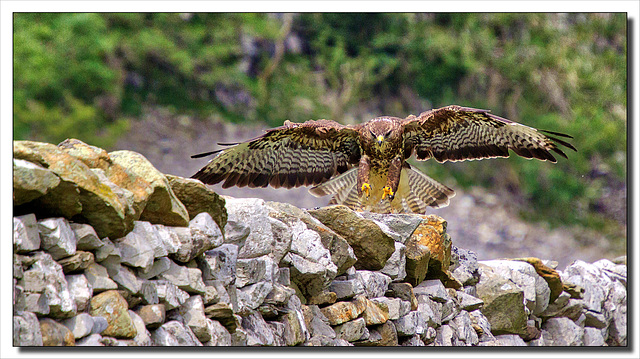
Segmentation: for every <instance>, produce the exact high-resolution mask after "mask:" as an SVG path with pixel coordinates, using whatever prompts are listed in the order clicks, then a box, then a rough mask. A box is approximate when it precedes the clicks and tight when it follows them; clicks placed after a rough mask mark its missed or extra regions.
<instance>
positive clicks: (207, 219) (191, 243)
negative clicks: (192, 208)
mask: <svg viewBox="0 0 640 359" xmlns="http://www.w3.org/2000/svg"><path fill="white" fill-rule="evenodd" d="M174 231H175V232H176V233H177V235H178V239H179V240H180V244H179V246H178V250H177V251H176V252H175V253H173V254H172V255H171V257H172V258H173V259H175V260H176V261H178V262H182V263H186V262H189V261H191V260H192V259H194V258H196V257H198V256H200V255H201V254H202V253H204V252H205V251H208V250H210V249H213V248H215V247H217V246H219V245H221V244H222V241H223V236H222V232H221V231H220V228H218V225H217V224H216V222H214V221H213V219H212V218H211V216H210V215H209V213H206V212H203V213H200V214H198V215H196V216H195V217H194V218H193V219H192V220H191V222H189V228H188V229H187V228H174Z"/></svg>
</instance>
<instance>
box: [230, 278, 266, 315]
mask: <svg viewBox="0 0 640 359" xmlns="http://www.w3.org/2000/svg"><path fill="white" fill-rule="evenodd" d="M272 289H273V283H271V282H258V283H254V284H251V285H248V286H245V287H243V288H238V289H237V292H236V296H237V299H238V312H239V313H245V312H247V311H251V310H255V309H258V307H259V306H260V305H261V304H262V303H263V302H264V300H265V298H266V297H267V294H269V293H270V292H271V290H272Z"/></svg>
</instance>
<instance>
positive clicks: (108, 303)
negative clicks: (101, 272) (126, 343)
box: [89, 290, 137, 339]
mask: <svg viewBox="0 0 640 359" xmlns="http://www.w3.org/2000/svg"><path fill="white" fill-rule="evenodd" d="M128 309H129V308H128V305H127V301H126V300H125V299H124V298H123V297H122V296H121V295H120V293H118V291H115V290H109V291H106V292H103V293H100V294H98V295H96V296H95V297H93V298H91V303H90V309H89V313H90V314H91V315H92V316H102V317H105V318H106V319H107V321H108V322H109V326H108V327H107V329H105V330H104V331H103V332H102V334H103V335H107V336H111V337H114V338H123V339H130V338H134V337H135V336H136V334H137V332H136V328H135V326H134V324H133V321H132V320H131V316H130V315H129V312H128Z"/></svg>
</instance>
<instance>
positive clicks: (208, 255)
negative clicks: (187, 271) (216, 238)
mask: <svg viewBox="0 0 640 359" xmlns="http://www.w3.org/2000/svg"><path fill="white" fill-rule="evenodd" d="M196 260H197V262H198V268H200V270H201V271H202V277H203V279H204V281H205V283H207V282H209V281H211V280H219V281H221V282H222V283H223V284H224V285H228V284H229V283H232V282H234V281H235V280H236V263H237V260H238V246H237V245H235V244H228V243H225V244H223V245H221V246H220V247H217V248H214V249H211V250H208V251H206V252H204V256H201V257H198V258H196Z"/></svg>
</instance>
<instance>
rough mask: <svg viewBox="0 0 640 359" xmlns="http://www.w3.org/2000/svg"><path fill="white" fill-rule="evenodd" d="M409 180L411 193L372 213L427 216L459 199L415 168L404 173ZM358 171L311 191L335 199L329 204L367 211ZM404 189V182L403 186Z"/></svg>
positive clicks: (402, 193) (373, 208) (401, 194)
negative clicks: (404, 213)
mask: <svg viewBox="0 0 640 359" xmlns="http://www.w3.org/2000/svg"><path fill="white" fill-rule="evenodd" d="M402 171H403V172H405V175H406V177H407V180H408V186H409V188H408V190H406V191H401V190H398V193H397V195H398V197H397V198H396V199H394V201H393V202H389V201H388V200H387V201H379V202H378V203H376V204H375V205H372V206H371V208H370V209H369V210H371V211H372V212H379V213H390V212H394V211H395V212H414V213H419V214H423V213H425V211H426V210H427V207H434V208H441V207H445V206H447V205H448V204H449V198H451V197H453V196H455V192H454V191H453V190H452V189H451V188H449V187H447V186H445V185H443V184H441V183H439V182H437V181H435V180H434V179H432V178H431V177H429V176H427V175H425V174H424V173H422V172H420V171H418V170H417V169H414V168H412V167H409V168H404V169H403V170H402ZM357 174H358V168H357V167H356V168H352V169H351V170H349V171H347V172H345V173H343V174H341V175H340V176H338V177H335V178H333V179H331V180H329V181H327V182H324V183H322V184H319V185H317V186H315V187H312V188H310V189H309V192H310V193H311V194H313V195H314V196H316V197H321V196H326V195H333V197H332V198H331V200H330V201H329V204H343V205H345V206H348V207H350V208H353V209H361V208H363V204H362V203H360V198H358V189H357V186H356V183H357ZM401 185H402V182H401Z"/></svg>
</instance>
